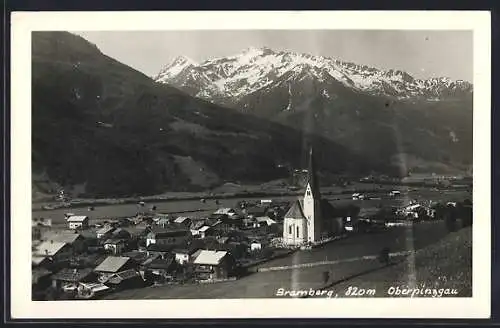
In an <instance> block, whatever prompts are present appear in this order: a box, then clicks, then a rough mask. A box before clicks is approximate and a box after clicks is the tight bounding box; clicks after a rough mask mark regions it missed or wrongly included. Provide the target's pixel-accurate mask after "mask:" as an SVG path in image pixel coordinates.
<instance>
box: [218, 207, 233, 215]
mask: <svg viewBox="0 0 500 328" xmlns="http://www.w3.org/2000/svg"><path fill="white" fill-rule="evenodd" d="M214 214H215V215H227V216H233V215H235V214H236V211H235V210H234V209H232V208H228V207H223V208H219V209H218V210H217V211H215V212H214Z"/></svg>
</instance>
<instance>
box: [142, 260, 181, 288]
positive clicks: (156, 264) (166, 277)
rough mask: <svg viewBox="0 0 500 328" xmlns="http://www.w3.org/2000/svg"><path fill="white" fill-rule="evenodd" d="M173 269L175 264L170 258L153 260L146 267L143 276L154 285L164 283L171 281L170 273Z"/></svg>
mask: <svg viewBox="0 0 500 328" xmlns="http://www.w3.org/2000/svg"><path fill="white" fill-rule="evenodd" d="M175 269H176V262H175V259H174V258H173V257H172V256H170V257H168V258H166V259H155V260H153V261H151V263H149V264H148V265H147V267H146V270H145V273H144V276H145V277H147V278H148V280H152V281H153V282H155V283H164V282H168V281H171V280H172V279H173V275H172V273H173V272H174V270H175Z"/></svg>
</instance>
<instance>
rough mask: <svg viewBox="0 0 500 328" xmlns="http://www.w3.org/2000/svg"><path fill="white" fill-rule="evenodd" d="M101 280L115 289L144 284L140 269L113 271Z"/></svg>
mask: <svg viewBox="0 0 500 328" xmlns="http://www.w3.org/2000/svg"><path fill="white" fill-rule="evenodd" d="M101 282H103V283H104V284H105V285H106V286H109V287H111V288H113V289H124V288H133V287H142V286H144V280H143V278H142V277H141V274H140V273H139V271H137V270H135V269H127V270H124V271H120V272H116V273H113V274H111V275H109V276H107V278H106V280H105V281H101Z"/></svg>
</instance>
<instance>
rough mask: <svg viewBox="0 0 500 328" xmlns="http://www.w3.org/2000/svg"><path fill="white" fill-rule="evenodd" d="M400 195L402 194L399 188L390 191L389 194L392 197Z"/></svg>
mask: <svg viewBox="0 0 500 328" xmlns="http://www.w3.org/2000/svg"><path fill="white" fill-rule="evenodd" d="M399 195H401V191H399V190H392V191H391V192H390V193H389V196H391V197H395V196H399Z"/></svg>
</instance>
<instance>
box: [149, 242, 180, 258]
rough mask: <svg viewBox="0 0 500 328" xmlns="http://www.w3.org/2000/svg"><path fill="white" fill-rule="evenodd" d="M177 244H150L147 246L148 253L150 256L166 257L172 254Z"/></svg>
mask: <svg viewBox="0 0 500 328" xmlns="http://www.w3.org/2000/svg"><path fill="white" fill-rule="evenodd" d="M175 247H176V245H167V244H150V245H149V246H148V247H147V248H146V254H148V256H158V257H160V258H166V257H167V256H170V255H171V254H172V251H173V250H174V249H175Z"/></svg>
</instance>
